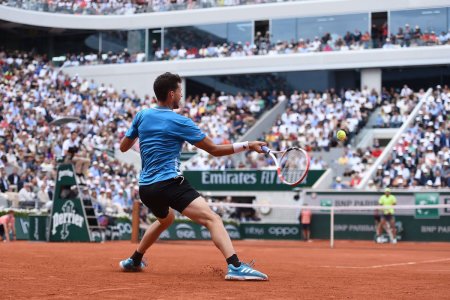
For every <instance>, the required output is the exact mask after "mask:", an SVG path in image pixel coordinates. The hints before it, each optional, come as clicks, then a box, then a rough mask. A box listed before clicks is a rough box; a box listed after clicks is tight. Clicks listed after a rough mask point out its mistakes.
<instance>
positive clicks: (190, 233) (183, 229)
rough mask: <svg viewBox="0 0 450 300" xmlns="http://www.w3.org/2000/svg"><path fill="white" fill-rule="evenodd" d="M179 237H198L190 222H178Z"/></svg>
mask: <svg viewBox="0 0 450 300" xmlns="http://www.w3.org/2000/svg"><path fill="white" fill-rule="evenodd" d="M175 230H176V233H177V237H178V238H180V239H196V238H197V236H196V235H195V231H194V229H193V228H192V227H191V226H190V225H188V224H178V225H177V226H176V227H175Z"/></svg>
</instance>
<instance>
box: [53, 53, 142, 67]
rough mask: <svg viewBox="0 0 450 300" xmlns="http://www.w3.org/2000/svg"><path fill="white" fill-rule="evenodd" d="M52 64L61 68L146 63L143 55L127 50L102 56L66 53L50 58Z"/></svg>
mask: <svg viewBox="0 0 450 300" xmlns="http://www.w3.org/2000/svg"><path fill="white" fill-rule="evenodd" d="M52 61H53V63H54V64H57V65H61V66H63V67H76V66H80V65H103V64H126V63H140V62H144V61H146V58H145V53H142V52H132V53H130V52H129V51H128V49H127V48H125V49H123V51H121V52H113V51H108V52H107V53H103V54H95V53H89V54H85V53H83V52H81V53H80V54H74V53H71V54H70V53H68V54H66V55H65V56H56V57H53V58H52Z"/></svg>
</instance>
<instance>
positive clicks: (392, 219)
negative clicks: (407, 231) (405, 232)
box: [389, 215, 397, 243]
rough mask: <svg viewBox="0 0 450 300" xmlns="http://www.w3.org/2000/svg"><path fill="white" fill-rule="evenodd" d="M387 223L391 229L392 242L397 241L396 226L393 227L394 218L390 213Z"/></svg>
mask: <svg viewBox="0 0 450 300" xmlns="http://www.w3.org/2000/svg"><path fill="white" fill-rule="evenodd" d="M389 224H390V225H391V231H392V240H391V241H392V243H397V228H396V227H395V218H394V216H393V215H391V219H390V220H389Z"/></svg>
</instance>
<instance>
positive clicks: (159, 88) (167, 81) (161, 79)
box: [153, 72, 181, 102]
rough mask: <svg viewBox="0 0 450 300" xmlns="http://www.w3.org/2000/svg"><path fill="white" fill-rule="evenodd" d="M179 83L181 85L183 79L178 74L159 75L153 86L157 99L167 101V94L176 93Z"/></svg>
mask: <svg viewBox="0 0 450 300" xmlns="http://www.w3.org/2000/svg"><path fill="white" fill-rule="evenodd" d="M178 83H181V77H180V76H179V75H178V74H172V73H169V72H166V73H164V74H161V75H159V76H158V78H156V80H155V83H154V84H153V90H154V91H155V95H156V98H158V100H159V101H163V102H164V101H166V100H167V94H168V93H169V92H170V91H175V90H176V89H177V88H178Z"/></svg>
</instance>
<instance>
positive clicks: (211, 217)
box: [119, 73, 268, 280]
mask: <svg viewBox="0 0 450 300" xmlns="http://www.w3.org/2000/svg"><path fill="white" fill-rule="evenodd" d="M153 90H154V91H155V94H156V97H157V99H158V106H156V107H155V108H149V109H144V110H142V111H140V112H138V113H137V114H136V116H135V117H134V120H133V122H132V124H131V128H129V130H128V131H127V133H126V134H125V137H124V139H123V140H122V142H121V144H120V150H121V151H122V152H126V151H128V150H129V149H130V148H131V147H132V145H133V144H134V143H135V141H136V139H137V138H139V146H140V151H141V160H142V171H141V175H140V179H139V195H140V198H141V201H142V202H143V203H144V204H145V205H146V206H147V207H148V208H150V210H151V211H152V212H153V214H154V215H155V216H156V217H157V219H158V220H157V221H155V222H154V223H153V224H152V225H151V226H150V227H149V228H148V229H147V231H146V232H145V234H144V237H143V238H142V240H141V242H140V244H139V246H138V248H137V250H136V251H135V252H134V253H133V255H132V256H131V257H130V258H127V259H125V260H122V261H121V262H120V264H119V265H120V267H121V269H122V270H123V271H131V272H137V271H141V270H142V269H143V268H144V267H145V264H144V262H142V257H143V255H144V254H145V252H146V251H147V249H148V248H149V247H150V246H151V245H152V244H153V243H154V242H155V241H156V240H157V239H158V237H159V235H160V234H161V233H162V232H163V231H164V230H166V229H167V228H168V227H169V226H170V225H171V224H172V223H173V221H174V219H175V215H174V212H173V210H174V209H175V210H177V211H179V212H180V213H181V214H183V215H184V216H186V217H188V218H190V219H191V220H193V221H195V222H196V223H198V224H200V225H203V226H205V227H206V228H207V229H208V230H209V231H210V233H211V238H212V240H213V242H214V244H215V245H216V247H217V248H218V249H219V250H220V251H221V252H222V254H223V256H224V257H225V259H226V262H227V265H228V272H227V275H226V276H225V279H226V280H268V276H267V275H266V274H263V273H261V272H259V271H257V270H255V269H253V266H252V265H250V264H245V263H242V262H241V261H240V260H239V258H238V257H237V255H236V251H235V250H234V248H233V245H232V243H231V239H230V237H229V235H228V232H227V231H226V229H225V227H224V226H223V223H222V219H221V218H220V217H219V216H218V215H217V214H215V213H214V212H213V211H212V210H211V209H210V208H209V206H208V204H207V203H206V201H205V199H204V198H202V197H201V196H200V194H199V193H198V192H197V191H196V190H195V189H194V188H192V186H191V185H190V184H189V182H188V181H187V180H186V179H185V178H184V177H183V176H182V175H181V172H180V171H179V164H180V162H179V158H180V152H181V148H182V146H183V143H184V142H185V141H187V142H189V143H191V144H193V145H195V146H196V147H198V148H200V149H203V150H205V151H206V152H208V153H209V154H211V155H213V156H224V155H230V154H233V153H238V152H242V151H245V150H253V151H257V152H259V153H263V151H262V150H261V147H262V146H264V145H265V143H263V142H257V141H254V142H242V143H234V144H232V145H216V144H214V142H213V141H212V140H211V139H210V138H209V137H207V136H206V135H205V134H204V133H203V132H201V130H200V129H199V128H198V127H197V125H195V124H194V122H193V121H192V120H191V119H189V118H187V117H184V116H181V115H179V114H177V113H175V112H173V111H172V110H173V109H177V108H178V107H179V102H180V100H181V95H182V94H181V78H180V77H179V76H178V75H176V74H171V73H164V74H162V75H160V76H159V77H158V78H156V80H155V83H154V85H153Z"/></svg>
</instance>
